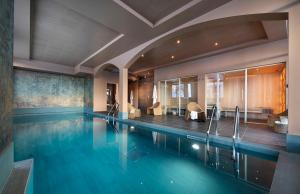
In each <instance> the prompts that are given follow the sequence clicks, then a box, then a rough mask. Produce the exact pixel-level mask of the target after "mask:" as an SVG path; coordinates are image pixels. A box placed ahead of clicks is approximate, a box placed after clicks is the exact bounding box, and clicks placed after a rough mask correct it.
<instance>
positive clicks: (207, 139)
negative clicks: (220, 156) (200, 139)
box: [206, 105, 218, 152]
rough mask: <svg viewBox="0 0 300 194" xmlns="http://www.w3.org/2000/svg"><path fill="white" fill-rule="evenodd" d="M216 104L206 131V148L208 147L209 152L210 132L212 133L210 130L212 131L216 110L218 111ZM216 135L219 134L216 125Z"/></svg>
mask: <svg viewBox="0 0 300 194" xmlns="http://www.w3.org/2000/svg"><path fill="white" fill-rule="evenodd" d="M216 109H217V107H216V105H214V106H213V107H212V113H211V116H210V121H209V125H208V129H207V131H206V149H207V152H209V134H210V131H211V126H212V122H213V120H214V115H215V112H216ZM216 135H218V129H217V127H216Z"/></svg>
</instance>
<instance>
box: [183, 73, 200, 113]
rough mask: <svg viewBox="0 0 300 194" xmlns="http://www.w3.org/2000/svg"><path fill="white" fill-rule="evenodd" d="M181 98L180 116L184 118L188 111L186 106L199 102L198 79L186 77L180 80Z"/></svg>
mask: <svg viewBox="0 0 300 194" xmlns="http://www.w3.org/2000/svg"><path fill="white" fill-rule="evenodd" d="M179 97H180V99H179V100H180V112H179V113H180V116H183V115H184V114H185V111H186V106H187V104H188V103H189V102H197V101H198V77H197V76H191V77H184V78H180V87H179Z"/></svg>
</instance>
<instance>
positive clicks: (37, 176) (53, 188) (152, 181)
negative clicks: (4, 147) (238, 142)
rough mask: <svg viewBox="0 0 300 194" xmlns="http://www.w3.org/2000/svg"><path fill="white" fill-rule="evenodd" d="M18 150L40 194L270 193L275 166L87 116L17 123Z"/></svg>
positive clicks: (267, 160)
mask: <svg viewBox="0 0 300 194" xmlns="http://www.w3.org/2000/svg"><path fill="white" fill-rule="evenodd" d="M14 146H15V160H16V161H19V160H24V159H28V158H34V192H35V194H50V193H51V194H69V193H72V194H77V193H79V194H81V193H82V194H89V193H93V194H94V193H116V194H117V193H133V194H135V193H136V194H142V193H151V194H154V193H162V194H167V193H178V194H186V193H187V194H188V193H205V194H214V193H220V194H221V193H228V194H229V193H230V194H235V193H243V194H248V193H249V194H250V193H255V194H256V193H267V192H268V189H269V187H270V185H271V182H272V177H273V174H274V169H275V165H276V162H275V161H274V160H273V159H270V158H264V157H257V156H253V155H250V154H247V153H239V156H238V158H239V162H238V163H237V162H234V160H232V159H231V158H232V157H231V155H232V153H231V151H230V150H228V149H225V148H220V147H213V146H210V147H209V151H207V147H206V145H202V144H199V143H198V142H195V141H194V140H189V139H186V138H183V137H179V136H175V135H170V134H162V133H158V132H154V131H151V130H147V129H139V128H134V127H131V126H128V125H125V124H121V123H117V124H116V125H115V126H112V125H111V124H107V123H106V122H105V121H104V120H102V119H100V118H96V117H89V116H83V115H56V116H36V117H26V118H18V119H15V120H14ZM193 147H194V148H193ZM197 148H199V149H197ZM236 169H239V171H237V170H236Z"/></svg>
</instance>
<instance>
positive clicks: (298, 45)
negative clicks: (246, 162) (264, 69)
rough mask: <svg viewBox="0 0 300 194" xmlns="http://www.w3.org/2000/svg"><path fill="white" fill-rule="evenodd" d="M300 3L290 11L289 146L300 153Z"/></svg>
mask: <svg viewBox="0 0 300 194" xmlns="http://www.w3.org/2000/svg"><path fill="white" fill-rule="evenodd" d="M299 24H300V5H299V4H298V5H296V6H294V7H292V8H291V9H290V11H289V67H288V71H289V77H288V83H289V96H288V98H289V99H288V102H289V106H288V107H289V126H288V135H287V148H288V151H291V152H299V153H300V119H299V111H300V91H299V74H300V55H299V51H300V25H299Z"/></svg>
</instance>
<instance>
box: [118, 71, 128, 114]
mask: <svg viewBox="0 0 300 194" xmlns="http://www.w3.org/2000/svg"><path fill="white" fill-rule="evenodd" d="M119 103H120V109H119V118H120V119H128V69H126V68H121V69H120V72H119Z"/></svg>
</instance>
